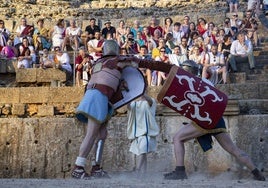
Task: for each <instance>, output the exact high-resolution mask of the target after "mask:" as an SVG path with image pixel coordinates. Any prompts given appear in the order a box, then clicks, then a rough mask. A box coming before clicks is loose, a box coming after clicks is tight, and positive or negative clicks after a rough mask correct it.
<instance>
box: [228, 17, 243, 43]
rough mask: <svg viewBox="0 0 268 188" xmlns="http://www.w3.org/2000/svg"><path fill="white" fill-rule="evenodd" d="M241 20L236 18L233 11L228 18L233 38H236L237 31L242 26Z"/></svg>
mask: <svg viewBox="0 0 268 188" xmlns="http://www.w3.org/2000/svg"><path fill="white" fill-rule="evenodd" d="M242 22H243V21H242V20H241V19H239V18H238V14H237V13H233V15H232V18H231V19H230V24H231V29H232V31H233V32H234V35H232V36H233V38H234V39H235V38H236V35H237V33H238V32H239V31H240V29H241V26H242Z"/></svg>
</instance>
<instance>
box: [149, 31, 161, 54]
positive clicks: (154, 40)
mask: <svg viewBox="0 0 268 188" xmlns="http://www.w3.org/2000/svg"><path fill="white" fill-rule="evenodd" d="M160 38H161V32H160V30H158V29H156V30H155V31H154V34H153V36H152V37H151V38H150V39H149V41H148V50H149V53H152V52H153V49H154V48H157V47H158V46H159V41H160Z"/></svg>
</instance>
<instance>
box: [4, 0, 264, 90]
mask: <svg viewBox="0 0 268 188" xmlns="http://www.w3.org/2000/svg"><path fill="white" fill-rule="evenodd" d="M235 2H237V1H230V3H231V4H232V7H233V5H235ZM230 6H231V5H230ZM230 12H231V14H230V15H231V17H230V18H229V17H226V18H225V19H223V20H222V23H221V24H215V23H214V22H213V21H211V20H206V19H205V18H198V20H197V22H194V21H193V20H191V16H188V15H186V16H184V18H183V20H173V19H172V18H171V17H166V18H164V19H163V24H161V23H160V22H159V19H157V18H156V17H152V18H151V19H150V22H149V23H148V25H144V26H142V25H141V24H140V22H139V20H135V21H134V22H133V23H132V24H129V26H128V25H126V22H125V20H120V21H119V23H116V25H118V27H117V28H116V27H114V26H113V24H112V22H111V21H110V20H107V21H105V22H104V27H103V28H101V27H100V26H99V25H98V24H97V23H96V19H95V18H91V19H90V24H89V25H88V26H87V27H86V28H85V30H84V31H82V29H81V28H80V27H79V26H77V24H76V20H75V19H72V20H69V24H68V25H67V24H66V23H67V22H66V20H64V19H59V20H58V21H57V23H56V25H54V26H52V27H51V28H45V27H44V19H39V20H38V21H37V22H36V26H34V25H29V24H27V20H26V18H22V19H21V20H20V21H21V23H20V24H19V26H18V27H17V29H16V34H15V37H13V38H12V37H11V33H10V32H9V31H8V29H7V28H5V23H4V21H3V20H0V51H1V56H3V57H5V58H17V60H18V68H31V67H41V68H52V67H56V68H59V69H60V70H63V71H65V72H66V74H67V75H71V74H73V70H72V68H71V65H70V64H71V63H70V57H69V55H68V53H66V51H67V50H70V49H71V51H74V52H76V54H77V57H76V58H75V62H74V66H75V72H74V73H75V75H76V79H75V80H76V81H75V82H76V85H77V86H80V85H83V83H86V80H88V79H90V68H91V67H92V65H93V64H94V62H95V61H96V60H97V59H99V58H100V57H102V46H103V44H104V43H105V40H115V41H117V42H118V44H119V45H120V47H121V54H123V55H126V54H130V55H135V56H137V57H139V58H147V59H148V58H149V59H155V60H157V61H162V62H163V63H168V64H175V65H177V66H183V63H184V62H185V61H186V60H191V61H193V62H194V63H195V65H196V68H197V69H198V74H197V76H199V77H205V78H207V79H210V80H211V81H212V82H213V83H214V84H218V83H223V84H225V83H227V75H228V72H231V71H232V72H236V71H237V70H238V69H237V66H236V64H237V63H239V62H248V63H249V67H250V69H254V68H255V62H254V56H253V48H254V47H256V46H258V44H259V39H258V33H257V32H258V31H257V27H258V24H257V20H256V17H254V14H253V11H252V10H247V11H246V12H245V15H244V18H241V19H240V18H238V14H237V7H236V6H234V9H233V8H232V10H231V9H230ZM82 36H83V38H82ZM68 48H69V49H68ZM141 71H142V72H143V73H144V76H145V77H146V81H147V84H148V85H149V86H155V85H157V86H159V85H162V84H163V81H164V80H165V79H166V78H167V75H166V74H164V73H162V72H158V71H151V70H141ZM219 76H220V77H219ZM219 78H221V79H219Z"/></svg>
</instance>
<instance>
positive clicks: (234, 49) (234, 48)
mask: <svg viewBox="0 0 268 188" xmlns="http://www.w3.org/2000/svg"><path fill="white" fill-rule="evenodd" d="M245 46H246V47H247V50H246V48H245ZM252 50H253V49H252V44H251V41H250V40H245V42H244V44H241V43H240V42H239V41H238V40H235V41H233V42H232V45H231V49H230V52H231V54H232V55H247V54H249V53H251V52H252Z"/></svg>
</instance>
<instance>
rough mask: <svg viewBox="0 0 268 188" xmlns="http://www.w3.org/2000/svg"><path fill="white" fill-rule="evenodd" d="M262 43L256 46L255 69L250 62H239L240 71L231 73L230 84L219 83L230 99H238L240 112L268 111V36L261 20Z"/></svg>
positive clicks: (263, 112)
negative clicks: (251, 67)
mask: <svg viewBox="0 0 268 188" xmlns="http://www.w3.org/2000/svg"><path fill="white" fill-rule="evenodd" d="M258 33H259V38H260V45H259V46H258V47H255V48H254V57H255V62H256V66H255V70H254V71H250V70H249V67H248V64H242V63H241V64H238V72H237V73H230V74H229V77H230V84H227V85H221V84H219V85H217V88H218V89H220V90H221V91H223V92H225V93H226V94H227V95H228V97H229V99H236V100H238V105H239V109H240V114H267V113H268V36H267V29H266V28H265V27H264V26H263V25H262V24H261V23H260V22H259V29H258Z"/></svg>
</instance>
